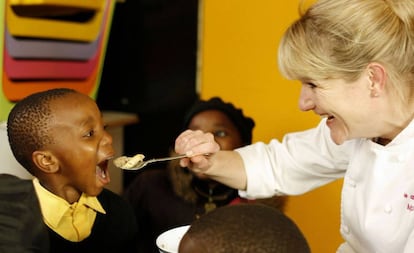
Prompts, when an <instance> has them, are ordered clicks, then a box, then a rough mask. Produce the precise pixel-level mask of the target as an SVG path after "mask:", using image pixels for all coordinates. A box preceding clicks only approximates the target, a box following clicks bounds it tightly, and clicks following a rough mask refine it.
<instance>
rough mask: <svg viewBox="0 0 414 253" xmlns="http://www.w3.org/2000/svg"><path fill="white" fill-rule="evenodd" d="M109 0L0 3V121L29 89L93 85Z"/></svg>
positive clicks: (90, 91)
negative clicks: (2, 23) (0, 87)
mask: <svg viewBox="0 0 414 253" xmlns="http://www.w3.org/2000/svg"><path fill="white" fill-rule="evenodd" d="M114 7H115V0H93V1H92V0H6V1H4V3H2V4H0V18H2V19H3V20H5V22H4V25H3V26H0V36H3V38H1V39H0V49H1V50H0V68H1V71H0V80H2V83H1V86H2V89H1V91H0V122H1V121H5V120H7V116H8V113H9V112H10V109H11V108H12V107H13V106H14V104H15V103H16V101H19V100H20V99H22V98H23V97H25V96H27V95H30V94H32V93H34V92H38V91H42V90H47V89H51V88H57V87H66V88H73V89H75V90H78V91H80V92H82V93H85V94H87V95H89V96H91V97H93V98H95V97H96V92H97V89H98V86H99V82H100V77H101V71H102V65H103V60H104V56H105V51H106V44H107V40H108V35H109V30H110V24H111V20H112V14H113V9H114Z"/></svg>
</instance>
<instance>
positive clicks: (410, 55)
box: [278, 0, 414, 106]
mask: <svg viewBox="0 0 414 253" xmlns="http://www.w3.org/2000/svg"><path fill="white" fill-rule="evenodd" d="M278 61H279V68H280V71H281V73H282V74H283V75H284V76H285V77H287V78H289V79H293V80H302V81H303V80H325V79H343V80H346V81H355V80H356V79H358V77H360V75H361V73H362V72H363V71H364V69H365V68H366V67H367V65H368V64H369V63H371V62H377V63H380V64H382V65H383V66H384V67H385V68H386V71H387V87H386V88H388V89H389V91H390V92H392V95H393V96H394V98H396V99H397V100H400V101H401V106H404V105H407V103H408V102H409V100H410V99H411V98H412V88H411V85H412V84H414V83H413V81H414V78H413V75H414V1H413V0H320V1H317V2H316V3H315V4H314V5H312V6H311V7H310V8H308V9H307V10H306V11H305V13H303V14H302V15H301V17H300V18H299V19H298V20H297V21H296V22H295V23H293V24H292V25H291V26H290V27H289V28H288V29H287V31H286V33H285V34H284V36H283V38H282V41H281V43H280V47H279V55H278Z"/></svg>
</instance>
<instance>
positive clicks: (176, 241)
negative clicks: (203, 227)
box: [156, 225, 190, 253]
mask: <svg viewBox="0 0 414 253" xmlns="http://www.w3.org/2000/svg"><path fill="white" fill-rule="evenodd" d="M189 227H190V225H185V226H181V227H176V228H172V229H170V230H167V231H165V232H164V233H162V234H160V235H159V236H158V237H157V240H156V243H157V247H158V249H159V251H160V253H178V246H179V245H180V241H181V238H183V236H184V234H185V232H187V230H188V228H189Z"/></svg>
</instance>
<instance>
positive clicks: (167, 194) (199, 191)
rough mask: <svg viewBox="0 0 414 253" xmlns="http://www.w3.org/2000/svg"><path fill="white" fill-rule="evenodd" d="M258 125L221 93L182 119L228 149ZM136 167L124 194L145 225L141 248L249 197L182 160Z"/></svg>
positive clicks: (247, 139) (276, 203)
mask: <svg viewBox="0 0 414 253" xmlns="http://www.w3.org/2000/svg"><path fill="white" fill-rule="evenodd" d="M253 127H254V121H253V119H251V118H250V117H247V116H245V115H244V114H243V111H242V110H241V109H238V108H236V107H235V106H234V105H233V104H231V103H226V102H224V101H223V100H222V99H220V98H218V97H213V98H211V99H209V100H199V101H197V102H196V103H195V104H194V105H193V106H192V107H191V108H189V110H188V112H187V113H186V116H185V118H184V122H183V128H185V129H187V128H189V129H193V130H202V131H205V132H209V133H212V134H213V135H214V138H215V140H216V141H217V142H218V143H219V145H220V148H221V149H223V150H232V149H234V148H238V147H241V146H243V145H247V144H250V143H251V141H252V132H253ZM172 155H176V154H172ZM137 173H138V174H137V176H136V178H135V180H134V181H133V182H132V183H131V184H130V186H129V187H128V188H127V189H126V191H125V193H124V195H125V197H126V199H127V200H128V201H129V202H130V203H131V204H132V205H133V207H134V210H135V215H136V217H137V222H138V227H139V230H140V232H139V234H140V238H139V240H138V241H137V243H138V247H139V249H140V250H139V252H142V253H157V252H158V248H157V246H156V244H155V240H156V238H157V237H158V236H159V235H160V234H161V233H162V232H165V231H167V230H168V229H171V228H174V227H177V226H180V225H188V224H190V223H191V222H192V221H193V220H195V219H197V218H199V217H200V216H201V215H203V214H205V213H206V212H209V211H211V210H214V209H215V208H217V207H221V206H225V205H228V204H234V203H239V202H247V200H246V199H242V198H240V197H238V193H237V190H236V189H233V188H230V187H227V186H225V185H223V184H220V183H218V182H216V181H214V180H209V179H208V178H206V177H204V176H203V175H197V174H193V173H191V172H190V171H189V170H187V169H185V168H181V167H180V166H179V164H178V163H177V161H171V162H169V163H168V165H167V169H165V168H160V169H146V170H141V171H137ZM260 201H262V202H266V203H267V204H268V205H271V206H273V207H275V208H279V209H283V207H284V202H285V199H284V198H283V197H275V198H270V199H265V200H260Z"/></svg>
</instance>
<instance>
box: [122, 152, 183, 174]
mask: <svg viewBox="0 0 414 253" xmlns="http://www.w3.org/2000/svg"><path fill="white" fill-rule="evenodd" d="M184 157H187V155H178V156H171V157H163V158H153V159H150V160H147V161H140V162H138V163H137V164H136V165H135V166H134V167H133V168H122V167H121V169H123V170H139V169H142V168H143V167H145V166H147V165H148V164H150V163H154V162H163V161H170V160H175V159H181V158H184Z"/></svg>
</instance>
